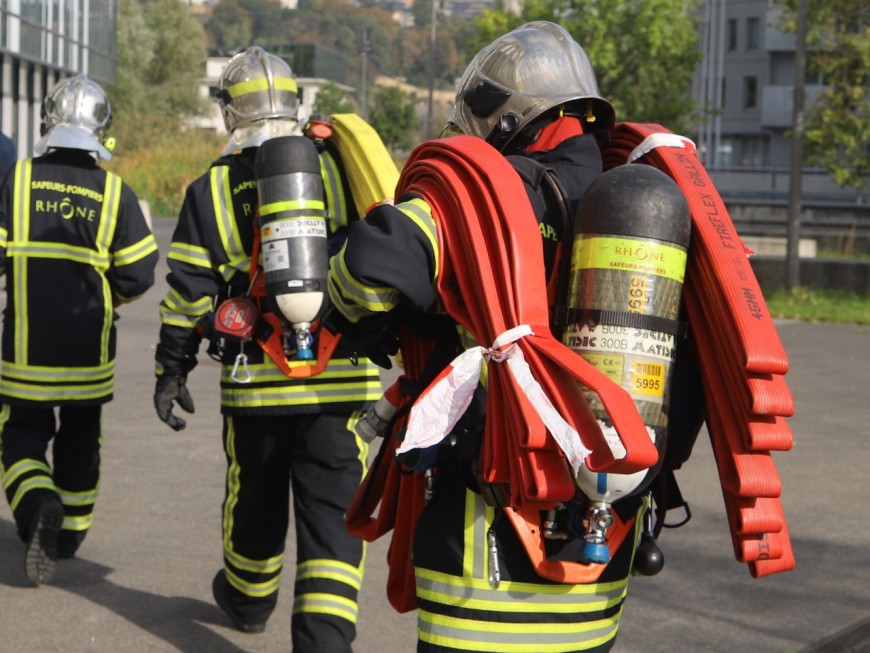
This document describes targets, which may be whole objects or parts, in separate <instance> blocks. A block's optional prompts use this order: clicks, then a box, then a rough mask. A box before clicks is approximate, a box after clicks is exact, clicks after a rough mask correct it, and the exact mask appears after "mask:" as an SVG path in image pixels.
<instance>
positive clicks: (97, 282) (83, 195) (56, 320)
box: [0, 75, 158, 585]
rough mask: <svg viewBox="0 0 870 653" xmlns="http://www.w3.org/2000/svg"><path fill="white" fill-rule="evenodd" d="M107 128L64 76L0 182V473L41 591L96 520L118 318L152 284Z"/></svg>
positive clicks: (99, 99)
mask: <svg viewBox="0 0 870 653" xmlns="http://www.w3.org/2000/svg"><path fill="white" fill-rule="evenodd" d="M111 122H112V112H111V108H110V106H109V102H108V99H107V98H106V94H105V93H104V92H103V89H102V88H100V86H99V85H98V84H97V83H95V82H94V81H92V80H90V79H88V78H87V77H86V76H84V75H78V76H75V77H70V78H67V79H63V80H61V81H60V82H58V83H57V84H55V86H54V87H53V88H52V89H51V90H50V91H49V93H48V95H47V96H46V97H45V100H44V101H43V103H42V124H41V132H42V138H41V139H40V140H39V141H38V142H37V143H36V145H35V147H34V151H35V153H36V154H37V156H36V157H35V158H33V159H24V160H21V161H18V162H17V164H15V165H14V166H13V167H12V168H9V169H8V170H6V171H4V174H3V177H2V179H0V263H2V268H0V273H5V275H6V288H7V292H8V297H7V302H6V312H5V320H4V323H3V345H2V357H3V366H2V369H3V371H2V375H0V402H2V403H3V408H2V412H0V429H2V433H0V451H2V454H0V462H2V465H0V471H2V476H3V487H4V490H5V492H6V498H7V499H8V500H9V506H10V507H11V509H12V513H13V515H14V517H15V522H16V525H17V526H18V534H19V536H20V537H21V539H22V540H24V541H25V542H26V543H27V553H26V556H25V572H26V575H27V578H28V579H29V580H30V581H31V582H32V583H34V584H37V585H39V584H41V583H46V582H48V581H49V580H50V579H51V578H52V575H53V573H54V569H55V564H56V560H57V559H58V558H72V557H73V556H74V555H75V553H76V550H77V549H78V547H79V545H80V544H81V542H82V540H83V539H84V538H85V535H86V534H87V532H88V529H89V528H90V526H91V523H92V521H93V511H94V503H95V502H96V499H97V494H98V489H99V478H100V444H101V442H102V432H101V425H100V422H101V414H102V406H103V404H105V403H107V402H109V401H111V400H112V393H113V391H114V390H113V383H114V368H115V346H116V329H115V322H116V321H117V320H118V319H119V315H118V313H116V312H115V310H114V309H115V308H116V307H118V306H119V305H121V304H126V303H128V302H131V301H133V300H135V299H138V298H139V297H141V296H142V295H143V294H144V293H145V291H146V290H148V289H149V288H150V287H151V286H152V285H153V283H154V268H155V265H156V263H157V256H158V255H157V243H156V241H155V240H154V237H153V236H152V234H151V231H150V229H149V227H148V223H147V222H146V220H145V217H144V216H143V214H142V210H141V208H140V207H139V202H138V200H137V198H136V195H135V194H134V193H133V191H132V190H131V189H130V187H129V186H127V184H125V183H123V182H122V181H121V179H120V178H119V177H117V176H116V175H114V174H112V173H110V172H107V171H105V170H103V169H102V168H101V167H100V166H99V163H100V161H104V160H109V159H110V158H111V154H110V153H109V149H110V148H109V147H108V146H107V139H106V130H108V128H109V126H110V125H111ZM49 442H51V443H52V462H51V464H49V462H48V460H47V459H46V450H47V447H48V445H49Z"/></svg>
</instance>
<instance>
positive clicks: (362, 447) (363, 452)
mask: <svg viewBox="0 0 870 653" xmlns="http://www.w3.org/2000/svg"><path fill="white" fill-rule="evenodd" d="M379 376H380V375H379ZM365 413H366V411H364V410H355V411H352V412H351V414H350V415H349V416H348V418H347V424H345V428H346V429H347V430H348V431H349V432H350V433H353V437H354V441H355V442H356V446H357V459H358V460H359V461H360V463H362V475H361V476H360V481H362V479H363V478H365V475H366V474H367V473H368V471H369V443H368V442H366V441H365V440H363V439H362V438H361V437H359V436H358V435H357V434H356V423H357V422H359V421H360V420H361V419H362V418H363V416H364V415H365ZM365 545H366V543H365V540H363V559H365ZM362 569H363V563H360V572H362Z"/></svg>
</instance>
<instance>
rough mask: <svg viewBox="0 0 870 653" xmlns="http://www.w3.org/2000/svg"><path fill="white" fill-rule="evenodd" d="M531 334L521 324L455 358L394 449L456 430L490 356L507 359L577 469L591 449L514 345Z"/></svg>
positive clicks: (434, 441) (424, 397)
mask: <svg viewBox="0 0 870 653" xmlns="http://www.w3.org/2000/svg"><path fill="white" fill-rule="evenodd" d="M527 335H534V332H533V331H532V329H531V327H530V326H528V325H526V324H522V325H520V326H517V327H514V328H512V329H509V330H508V331H505V332H504V333H502V334H501V335H500V336H498V337H497V338H496V339H495V341H494V342H493V345H492V348H490V349H487V348H486V347H472V348H471V349H467V350H466V351H464V352H462V353H461V354H460V355H459V356H457V357H456V358H455V359H453V361H452V362H451V363H450V365H449V366H448V367H447V368H445V370H444V371H443V372H442V373H441V375H440V377H439V378H438V379H436V380H435V382H434V383H433V384H432V385H430V386H429V388H428V389H427V390H426V392H425V393H424V394H423V395H421V396H420V398H419V399H418V400H417V402H416V403H415V404H414V406H413V407H412V408H411V413H410V416H409V418H408V428H407V430H406V431H405V439H404V440H403V441H402V444H401V445H400V446H399V447H398V449H396V453H397V454H400V453H404V452H406V451H410V450H411V449H425V448H427V447H431V446H433V445H436V444H438V443H439V442H441V441H442V440H443V439H444V438H445V437H447V435H448V434H449V433H451V432H452V431H453V429H454V427H455V426H456V423H457V422H458V421H459V419H460V418H461V417H462V415H464V414H465V411H466V410H467V409H468V406H469V404H470V403H471V399H472V397H473V396H474V391H475V389H476V388H477V385H478V383H479V382H480V374H481V371H482V369H483V361H484V360H485V359H488V360H491V361H493V362H496V363H502V362H507V365H508V369H509V370H510V372H511V374H513V377H514V380H516V382H517V385H519V387H520V388H521V389H522V391H523V393H524V394H525V395H526V398H527V399H528V400H529V402H530V403H531V404H532V407H533V408H534V409H535V412H537V413H538V416H539V417H540V418H541V421H543V422H544V425H545V426H546V427H547V430H549V432H550V434H551V435H552V436H553V439H555V440H556V443H557V444H558V445H559V448H560V449H561V450H562V452H563V453H564V454H565V456H566V457H567V459H568V462H569V463H570V465H571V468H572V470H573V471H574V473H575V474H576V473H577V472H578V471H579V469H580V468H581V467H582V465H583V459H584V458H586V456H588V455H589V454H590V453H591V451H590V450H589V449H587V448H586V447H585V446H584V445H583V442H582V441H581V440H580V436H579V435H578V434H577V431H575V430H574V428H573V427H572V426H571V425H570V424H568V422H566V421H565V418H563V417H562V416H561V415H560V414H559V412H558V411H557V410H556V408H555V407H554V406H553V404H552V402H551V401H550V399H549V397H547V395H546V393H545V392H544V390H543V388H541V385H540V384H539V383H538V382H537V381H536V380H535V378H534V377H533V376H532V371H531V369H530V368H529V365H528V363H526V359H525V357H524V356H523V351H522V349H520V348H519V347H517V346H516V344H515V343H516V341H517V340H519V339H520V338H523V337H525V336H527Z"/></svg>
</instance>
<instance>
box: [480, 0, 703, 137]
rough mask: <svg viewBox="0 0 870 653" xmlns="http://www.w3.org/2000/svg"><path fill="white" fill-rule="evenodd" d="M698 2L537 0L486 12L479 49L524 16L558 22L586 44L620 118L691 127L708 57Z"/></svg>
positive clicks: (526, 19)
mask: <svg viewBox="0 0 870 653" xmlns="http://www.w3.org/2000/svg"><path fill="white" fill-rule="evenodd" d="M698 1H699V0H620V1H616V2H614V1H612V0H582V1H581V0H529V1H527V2H526V3H525V5H524V7H523V10H522V13H521V14H520V15H519V16H513V15H510V14H505V13H504V12H502V11H499V10H496V9H493V10H487V11H484V12H483V13H481V14H480V15H479V16H478V17H477V18H476V19H475V21H474V22H475V25H476V27H477V36H476V37H475V38H474V39H473V44H474V45H475V46H476V47H475V48H474V50H475V51H477V50H479V49H480V48H482V47H483V46H485V45H486V44H487V43H489V42H491V41H492V40H494V39H495V38H497V37H498V36H500V35H502V34H504V33H505V32H507V31H509V30H511V29H513V28H515V27H518V26H519V25H521V24H522V23H526V22H529V21H532V20H550V21H553V22H557V23H559V24H561V25H562V26H563V27H565V29H567V30H568V32H570V33H571V35H572V36H573V37H574V39H575V40H576V41H577V42H578V43H579V44H580V45H581V46H583V49H584V50H585V51H586V54H587V55H588V56H589V60H590V61H591V62H592V66H593V68H594V69H595V73H596V76H597V78H598V86H599V89H600V91H601V95H602V96H603V97H605V98H607V99H608V100H609V101H610V102H611V103H612V104H613V105H614V107H615V108H616V118H617V120H619V121H623V120H630V121H632V122H655V123H659V124H661V125H664V126H665V127H667V128H668V129H670V130H672V131H675V132H685V131H687V130H688V128H689V124H688V121H689V118H690V116H691V114H692V110H693V106H694V105H693V103H692V100H691V99H690V98H689V97H688V93H687V90H688V88H689V87H690V86H691V81H692V74H693V73H694V71H695V68H696V67H697V65H698V63H699V62H700V60H701V51H700V48H699V47H698V34H699V31H698V18H697V13H696V8H697V5H698ZM554 17H555V18H554Z"/></svg>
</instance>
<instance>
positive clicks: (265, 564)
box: [224, 549, 284, 574]
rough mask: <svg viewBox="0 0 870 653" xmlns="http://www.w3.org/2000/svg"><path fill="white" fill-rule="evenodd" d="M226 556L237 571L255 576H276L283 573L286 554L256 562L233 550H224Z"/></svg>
mask: <svg viewBox="0 0 870 653" xmlns="http://www.w3.org/2000/svg"><path fill="white" fill-rule="evenodd" d="M224 556H226V559H227V562H229V563H230V564H231V565H232V566H233V567H235V568H236V569H240V570H241V571H249V572H251V573H253V574H274V573H277V572H279V571H281V567H282V566H283V564H284V554H283V553H282V554H281V555H277V556H273V557H271V558H267V559H265V560H254V559H253V558H246V557H245V556H243V555H241V554H239V553H236V552H235V551H233V550H227V549H224Z"/></svg>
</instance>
